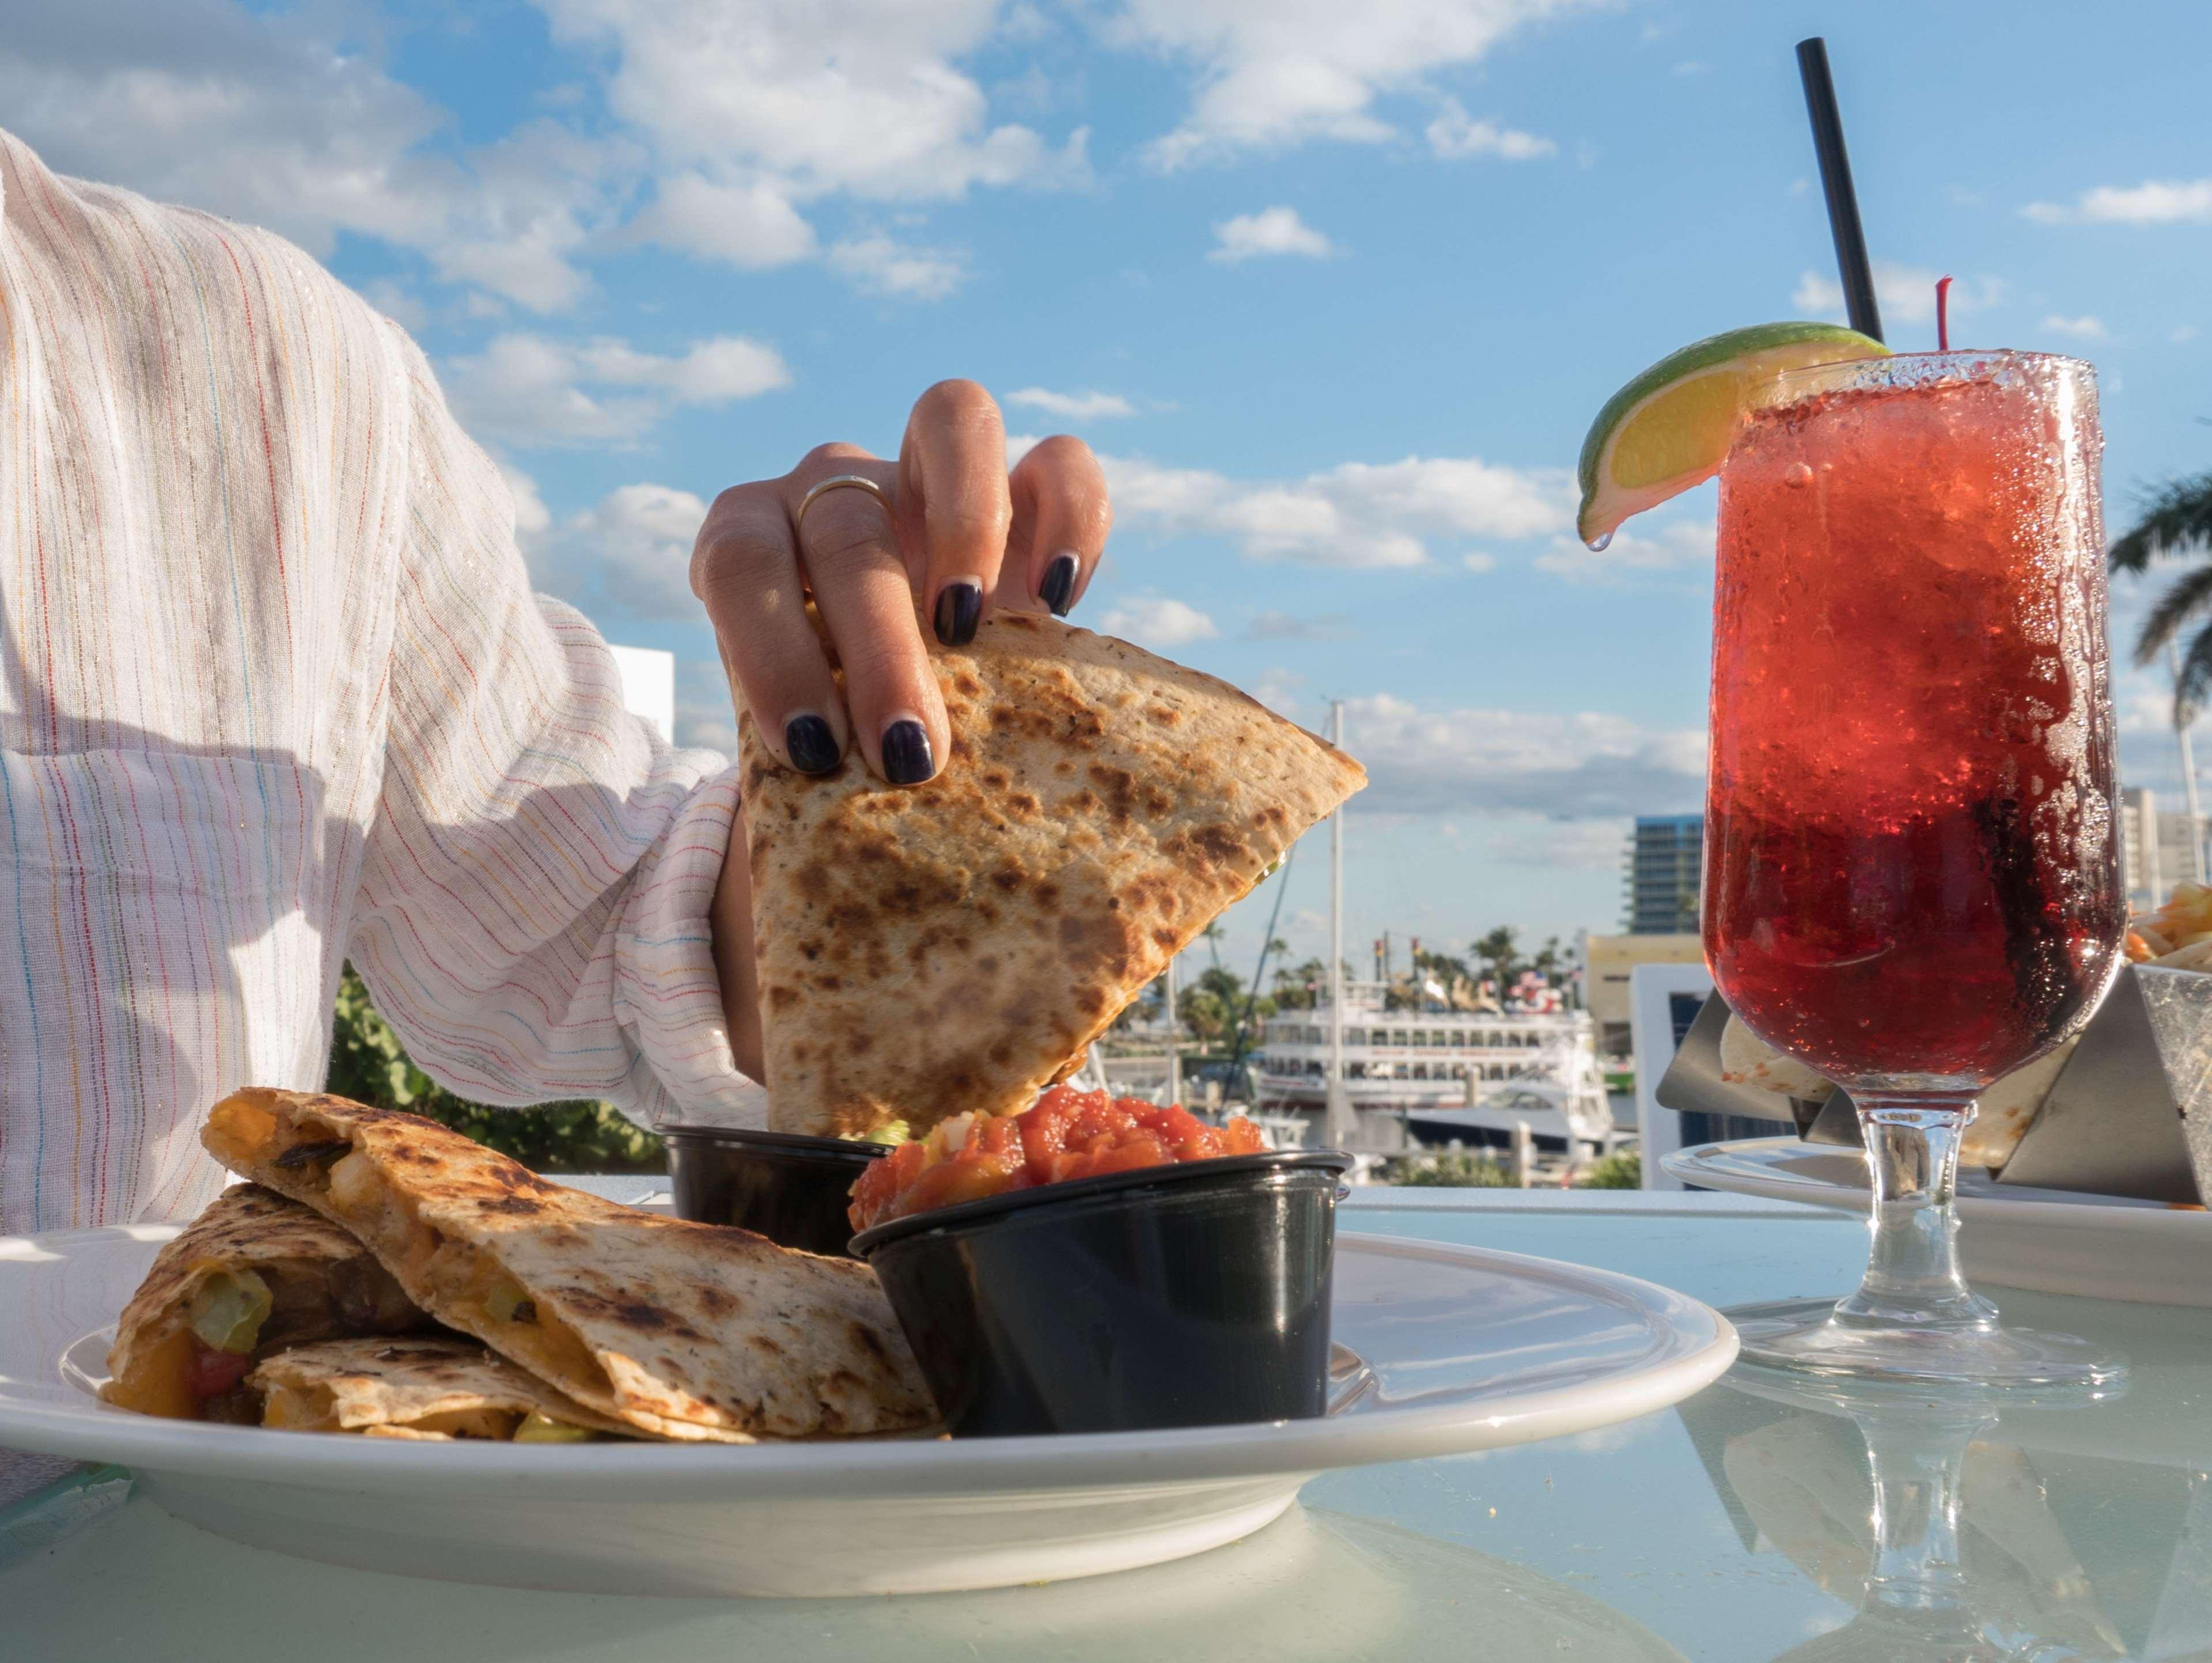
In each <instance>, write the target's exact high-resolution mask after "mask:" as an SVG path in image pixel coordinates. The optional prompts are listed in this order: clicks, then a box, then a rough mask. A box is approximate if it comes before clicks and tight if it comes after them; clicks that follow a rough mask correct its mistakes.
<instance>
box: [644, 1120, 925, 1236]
mask: <svg viewBox="0 0 2212 1663" xmlns="http://www.w3.org/2000/svg"><path fill="white" fill-rule="evenodd" d="M660 1135H661V1136H662V1137H663V1138H665V1139H667V1142H668V1175H669V1177H670V1179H671V1180H672V1181H673V1184H674V1187H675V1191H676V1216H677V1217H678V1218H694V1219H696V1220H698V1221H699V1222H700V1223H703V1224H735V1225H736V1226H737V1227H738V1229H746V1230H752V1231H755V1232H757V1233H758V1234H759V1235H764V1236H766V1237H768V1239H769V1241H773V1242H775V1244H776V1245H777V1246H778V1247H799V1248H803V1249H805V1251H806V1252H808V1253H833V1254H839V1255H842V1254H843V1253H845V1251H846V1246H845V1244H846V1243H847V1242H848V1241H850V1240H851V1239H852V1235H853V1223H852V1219H851V1217H850V1216H849V1215H848V1212H847V1211H846V1209H847V1208H848V1206H849V1205H851V1203H852V1198H853V1180H854V1179H856V1178H858V1177H859V1176H860V1174H861V1173H862V1172H864V1171H866V1169H867V1167H868V1164H869V1162H872V1161H876V1160H878V1159H880V1158H881V1157H882V1156H886V1155H888V1154H890V1144H856V1143H850V1142H848V1141H847V1140H846V1139H844V1138H805V1137H801V1136H799V1134H798V1133H796V1132H747V1131H742V1130H740V1129H738V1128H737V1127H735V1126H663V1127H661V1129H660Z"/></svg>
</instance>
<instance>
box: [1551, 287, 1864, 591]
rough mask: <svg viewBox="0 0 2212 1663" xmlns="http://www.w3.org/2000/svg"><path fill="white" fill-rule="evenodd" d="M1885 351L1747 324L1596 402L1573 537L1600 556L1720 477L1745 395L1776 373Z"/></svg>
mask: <svg viewBox="0 0 2212 1663" xmlns="http://www.w3.org/2000/svg"><path fill="white" fill-rule="evenodd" d="M1888 352H1889V349H1888V348H1887V347H1886V346H1884V345H1882V343H1881V342H1879V341H1877V340H1875V339H1874V338H1873V337H1870V336H1865V335H1861V334H1859V333H1858V332H1857V331H1854V330H1848V329H1845V328H1844V326H1843V325H1840V324H1809V323H1796V324H1754V325H1752V326H1751V327H1750V328H1748V329H1732V330H1730V331H1728V332H1727V333H1726V334H1725V335H1714V336H1711V337H1707V338H1706V339H1705V340H1702V341H1699V342H1697V343H1695V344H1693V345H1691V346H1686V347H1684V348H1683V349H1681V350H1680V352H1673V353H1669V354H1668V355H1667V356H1666V357H1664V358H1662V359H1661V360H1660V361H1658V362H1657V363H1656V364H1654V365H1652V366H1651V367H1650V369H1647V370H1645V371H1644V373H1643V374H1641V375H1639V376H1638V377H1637V378H1636V379H1634V380H1632V381H1631V382H1630V383H1629V384H1628V385H1626V386H1625V387H1623V388H1622V389H1621V390H1620V391H1619V392H1616V393H1615V394H1613V397H1612V398H1608V399H1607V400H1606V401H1605V408H1604V409H1603V410H1600V411H1599V412H1598V413H1597V420H1596V421H1595V422H1591V423H1590V430H1589V438H1587V439H1585V440H1583V455H1582V460H1581V462H1580V463H1579V464H1577V466H1576V470H1575V472H1576V476H1577V479H1578V480H1579V481H1580V483H1581V485H1582V488H1583V506H1582V509H1581V512H1580V513H1577V515H1576V516H1575V530H1576V531H1577V533H1578V534H1579V535H1580V536H1581V537H1582V539H1583V542H1585V543H1589V545H1590V546H1591V547H1592V548H1599V549H1601V548H1603V547H1604V546H1605V543H1606V540H1607V538H1609V537H1612V535H1613V531H1615V529H1616V528H1618V527H1619V525H1620V522H1621V521H1622V520H1624V519H1627V518H1628V517H1629V515H1631V514H1640V513H1643V512H1644V510H1645V509H1646V508H1656V507H1658V506H1659V505H1660V504H1661V503H1662V502H1664V501H1667V499H1668V498H1669V497H1671V496H1678V495H1680V494H1681V493H1682V492H1684V491H1686V490H1688V489H1690V487H1691V486H1692V485H1697V484H1701V483H1704V482H1705V481H1706V480H1708V479H1711V477H1712V476H1714V475H1715V474H1717V473H1718V472H1719V471H1720V467H1721V460H1722V458H1723V457H1725V456H1726V455H1727V454H1728V447H1729V438H1730V436H1731V435H1732V434H1734V433H1735V421H1736V414H1737V412H1738V411H1739V410H1741V409H1742V408H1743V404H1744V400H1745V398H1746V397H1747V395H1748V393H1749V392H1750V391H1751V389H1753V387H1755V386H1757V385H1759V383H1760V382H1761V381H1764V380H1765V379H1767V378H1768V377H1769V376H1771V375H1774V374H1776V373H1778V372H1780V371H1782V370H1785V369H1804V368H1807V367H1809V366H1811V365H1814V364H1834V363H1840V362H1842V361H1844V360H1845V359H1848V358H1880V357H1885V356H1887V355H1888Z"/></svg>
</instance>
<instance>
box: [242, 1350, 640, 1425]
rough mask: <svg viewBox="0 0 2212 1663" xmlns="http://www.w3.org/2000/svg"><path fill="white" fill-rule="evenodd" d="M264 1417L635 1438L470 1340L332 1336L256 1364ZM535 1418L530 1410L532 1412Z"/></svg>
mask: <svg viewBox="0 0 2212 1663" xmlns="http://www.w3.org/2000/svg"><path fill="white" fill-rule="evenodd" d="M251 1384H252V1385H253V1386H254V1387H256V1389H258V1391H259V1392H260V1393H262V1395H263V1399H264V1404H265V1407H264V1411H263V1414H262V1420H261V1423H262V1424H263V1425H264V1426H272V1427H276V1428H278V1429H282V1430H285V1431H292V1432H374V1434H376V1435H378V1436H380V1437H415V1438H422V1437H438V1438H496V1439H502V1440H507V1441H513V1439H514V1438H515V1437H516V1435H517V1434H518V1433H520V1435H521V1437H522V1440H523V1441H526V1442H547V1443H553V1442H559V1443H580V1442H583V1441H586V1440H588V1439H589V1437H590V1436H591V1435H592V1434H593V1433H614V1434H617V1435H629V1436H633V1437H634V1436H635V1435H636V1434H635V1430H634V1429H632V1428H630V1427H627V1426H624V1425H623V1423H621V1422H619V1421H615V1420H610V1419H608V1418H607V1417H605V1416H604V1415H597V1414H594V1413H592V1411H590V1410H588V1409H586V1408H585V1407H584V1406H583V1405H581V1404H576V1403H571V1402H569V1401H568V1399H566V1398H564V1397H562V1395H561V1394H560V1393H558V1392H556V1391H555V1390H554V1389H553V1388H552V1387H550V1386H548V1385H546V1384H545V1382H544V1381H541V1380H539V1379H538V1377H537V1376H536V1375H532V1374H531V1373H530V1371H529V1370H527V1369H518V1368H516V1367H515V1366H514V1365H513V1363H509V1362H507V1359H506V1358H504V1357H501V1356H497V1355H496V1354H495V1353H493V1352H490V1351H488V1350H485V1349H484V1348H483V1346H481V1345H479V1344H477V1343H476V1342H475V1341H474V1340H471V1339H444V1338H421V1339H333V1340H325V1342H323V1343H322V1344H319V1345H301V1346H295V1348H294V1349H292V1350H289V1351H280V1352H278V1353H277V1354H276V1356H273V1357H270V1358H269V1359H268V1360H267V1361H266V1362H264V1363H262V1365H261V1366H260V1367H259V1368H258V1369H255V1370H254V1371H253V1375H252V1381H251ZM533 1417H534V1418H533Z"/></svg>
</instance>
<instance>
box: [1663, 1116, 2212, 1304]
mask: <svg viewBox="0 0 2212 1663" xmlns="http://www.w3.org/2000/svg"><path fill="white" fill-rule="evenodd" d="M1662 1165H1664V1166H1665V1168H1666V1169H1667V1170H1668V1172H1669V1173H1670V1174H1673V1175H1674V1176H1675V1177H1677V1178H1679V1179H1680V1180H1682V1181H1683V1182H1684V1183H1686V1184H1694V1185H1696V1186H1698V1187H1699V1188H1700V1189H1711V1190H1726V1191H1728V1192H1729V1193H1731V1194H1735V1195H1764V1196H1769V1197H1771V1198H1772V1199H1775V1200H1778V1201H1803V1202H1806V1203H1808V1204H1809V1205H1813V1206H1816V1207H1829V1208H1832V1209H1835V1210H1836V1211H1842V1212H1856V1213H1862V1214H1863V1213H1864V1212H1865V1211H1867V1205H1868V1203H1867V1174H1866V1151H1865V1150H1861V1149H1846V1148H1844V1147H1843V1146H1841V1145H1840V1144H1808V1143H1804V1142H1802V1141H1801V1140H1800V1139H1798V1138H1740V1139H1737V1140H1736V1141H1735V1142H1732V1143H1725V1144H1699V1145H1698V1146H1697V1147H1696V1148H1693V1149H1686V1150H1678V1151H1677V1152H1675V1153H1674V1154H1672V1155H1668V1156H1665V1157H1664V1159H1663V1161H1662ZM1959 1218H1960V1229H1959V1252H1960V1258H1961V1259H1962V1260H1963V1261H1964V1263H1965V1266H1966V1279H1967V1280H1968V1281H1969V1282H1986V1283H1989V1284H1991V1285H1992V1286H1995V1287H1999V1288H2027V1289H2030V1290H2033V1291H2035V1292H2037V1293H2046V1294H2075V1295H2080V1296H2086V1297H2088V1298H2092V1299H2127V1300H2139V1301H2142V1302H2144V1303H2147V1304H2152V1305H2194V1306H2198V1307H2202V1308H2212V1213H2208V1212H2206V1211H2204V1210H2203V1208H2201V1207H2177V1206H2172V1205H2168V1204H2167V1203H2166V1202H2163V1201H2135V1200H2129V1199H2124V1198H2120V1197H2115V1196H2109V1195H2078V1194H2075V1193H2071V1192H2069V1191H2065V1190H2048V1189H2029V1188H2027V1187H2022V1186H2013V1185H2001V1184H1996V1183H1993V1182H1992V1181H1990V1178H1989V1177H1988V1175H1987V1174H1984V1173H1981V1172H1969V1173H1965V1174H1961V1175H1960V1179H1959Z"/></svg>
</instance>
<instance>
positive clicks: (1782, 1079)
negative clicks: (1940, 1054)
mask: <svg viewBox="0 0 2212 1663" xmlns="http://www.w3.org/2000/svg"><path fill="white" fill-rule="evenodd" d="M2077 1041H2078V1035H2077V1036H2076V1039H2074V1040H2069V1041H2066V1043H2065V1044H2063V1045H2062V1046H2060V1047H2058V1048H2057V1050H2056V1051H2053V1052H2052V1053H2051V1054H2050V1055H2049V1056H2047V1057H2039V1058H2037V1059H2035V1060H2034V1061H2033V1062H2032V1063H2030V1064H2028V1065H2027V1067H2025V1068H2018V1069H2015V1070H2014V1071H2012V1072H2011V1073H2009V1074H2007V1075H2005V1076H2004V1077H2002V1079H1998V1080H1994V1081H1992V1082H1990V1084H1989V1085H1988V1087H1986V1088H1985V1089H1984V1090H1983V1092H1982V1094H1981V1096H1979V1097H1978V1098H1976V1099H1975V1101H1974V1118H1973V1119H1972V1120H1971V1121H1969V1122H1968V1123H1967V1126H1966V1132H1965V1135H1964V1136H1963V1137H1961V1138H1960V1141H1959V1161H1960V1164H1961V1165H1963V1166H1969V1167H1985V1168H1988V1169H1989V1170H1990V1171H1991V1172H2002V1170H2003V1169H2004V1165H2005V1162H2008V1161H2009V1160H2011V1159H2012V1154H2013V1151H2014V1150H2016V1149H2018V1148H2019V1147H2020V1140H2021V1138H2024V1137H2026V1136H2027V1129H2028V1127H2029V1126H2032V1125H2033V1124H2034V1121H2035V1117H2036V1116H2037V1115H2038V1114H2041V1113H2042V1112H2043V1100H2044V1099H2045V1097H2047V1096H2050V1095H2051V1087H2052V1086H2053V1085H2055V1084H2057V1081H2058V1075H2059V1071H2061V1070H2063V1068H2064V1067H2065V1066H2066V1064H2067V1062H2068V1060H2069V1059H2070V1058H2071V1057H2072V1056H2073V1054H2074V1047H2075V1044H2076V1042H2077ZM1721 1078H1723V1080H1726V1081H1728V1082H1729V1083H1730V1084H1732V1085H1752V1086H1756V1087H1758V1088H1759V1089H1761V1090H1764V1091H1771V1092H1774V1093H1775V1094H1776V1095H1778V1096H1784V1097H1790V1098H1795V1099H1796V1100H1797V1101H1799V1102H1814V1103H1817V1102H1826V1100H1827V1096H1828V1094H1829V1093H1830V1092H1832V1091H1833V1090H1834V1089H1835V1087H1834V1086H1833V1085H1832V1084H1831V1083H1829V1082H1828V1081H1827V1080H1826V1079H1824V1078H1823V1077H1820V1075H1818V1074H1815V1073H1814V1071H1812V1070H1811V1069H1809V1068H1808V1067H1806V1066H1805V1065H1804V1064H1802V1063H1801V1062H1797V1061H1796V1060H1794V1059H1791V1058H1789V1057H1785V1056H1784V1055H1783V1054H1782V1053H1780V1052H1779V1051H1777V1050H1776V1049H1775V1048H1774V1047H1772V1046H1771V1045H1769V1044H1767V1042H1766V1041H1765V1040H1762V1039H1760V1038H1759V1035H1756V1034H1754V1033H1753V1032H1752V1031H1751V1029H1748V1028H1747V1027H1745V1026H1744V1025H1743V1023H1742V1022H1741V1019H1739V1018H1738V1017H1736V1016H1735V1014H1734V1013H1733V1012H1731V1013H1730V1014H1729V1019H1728V1026H1727V1027H1725V1028H1724V1029H1722V1030H1721Z"/></svg>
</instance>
